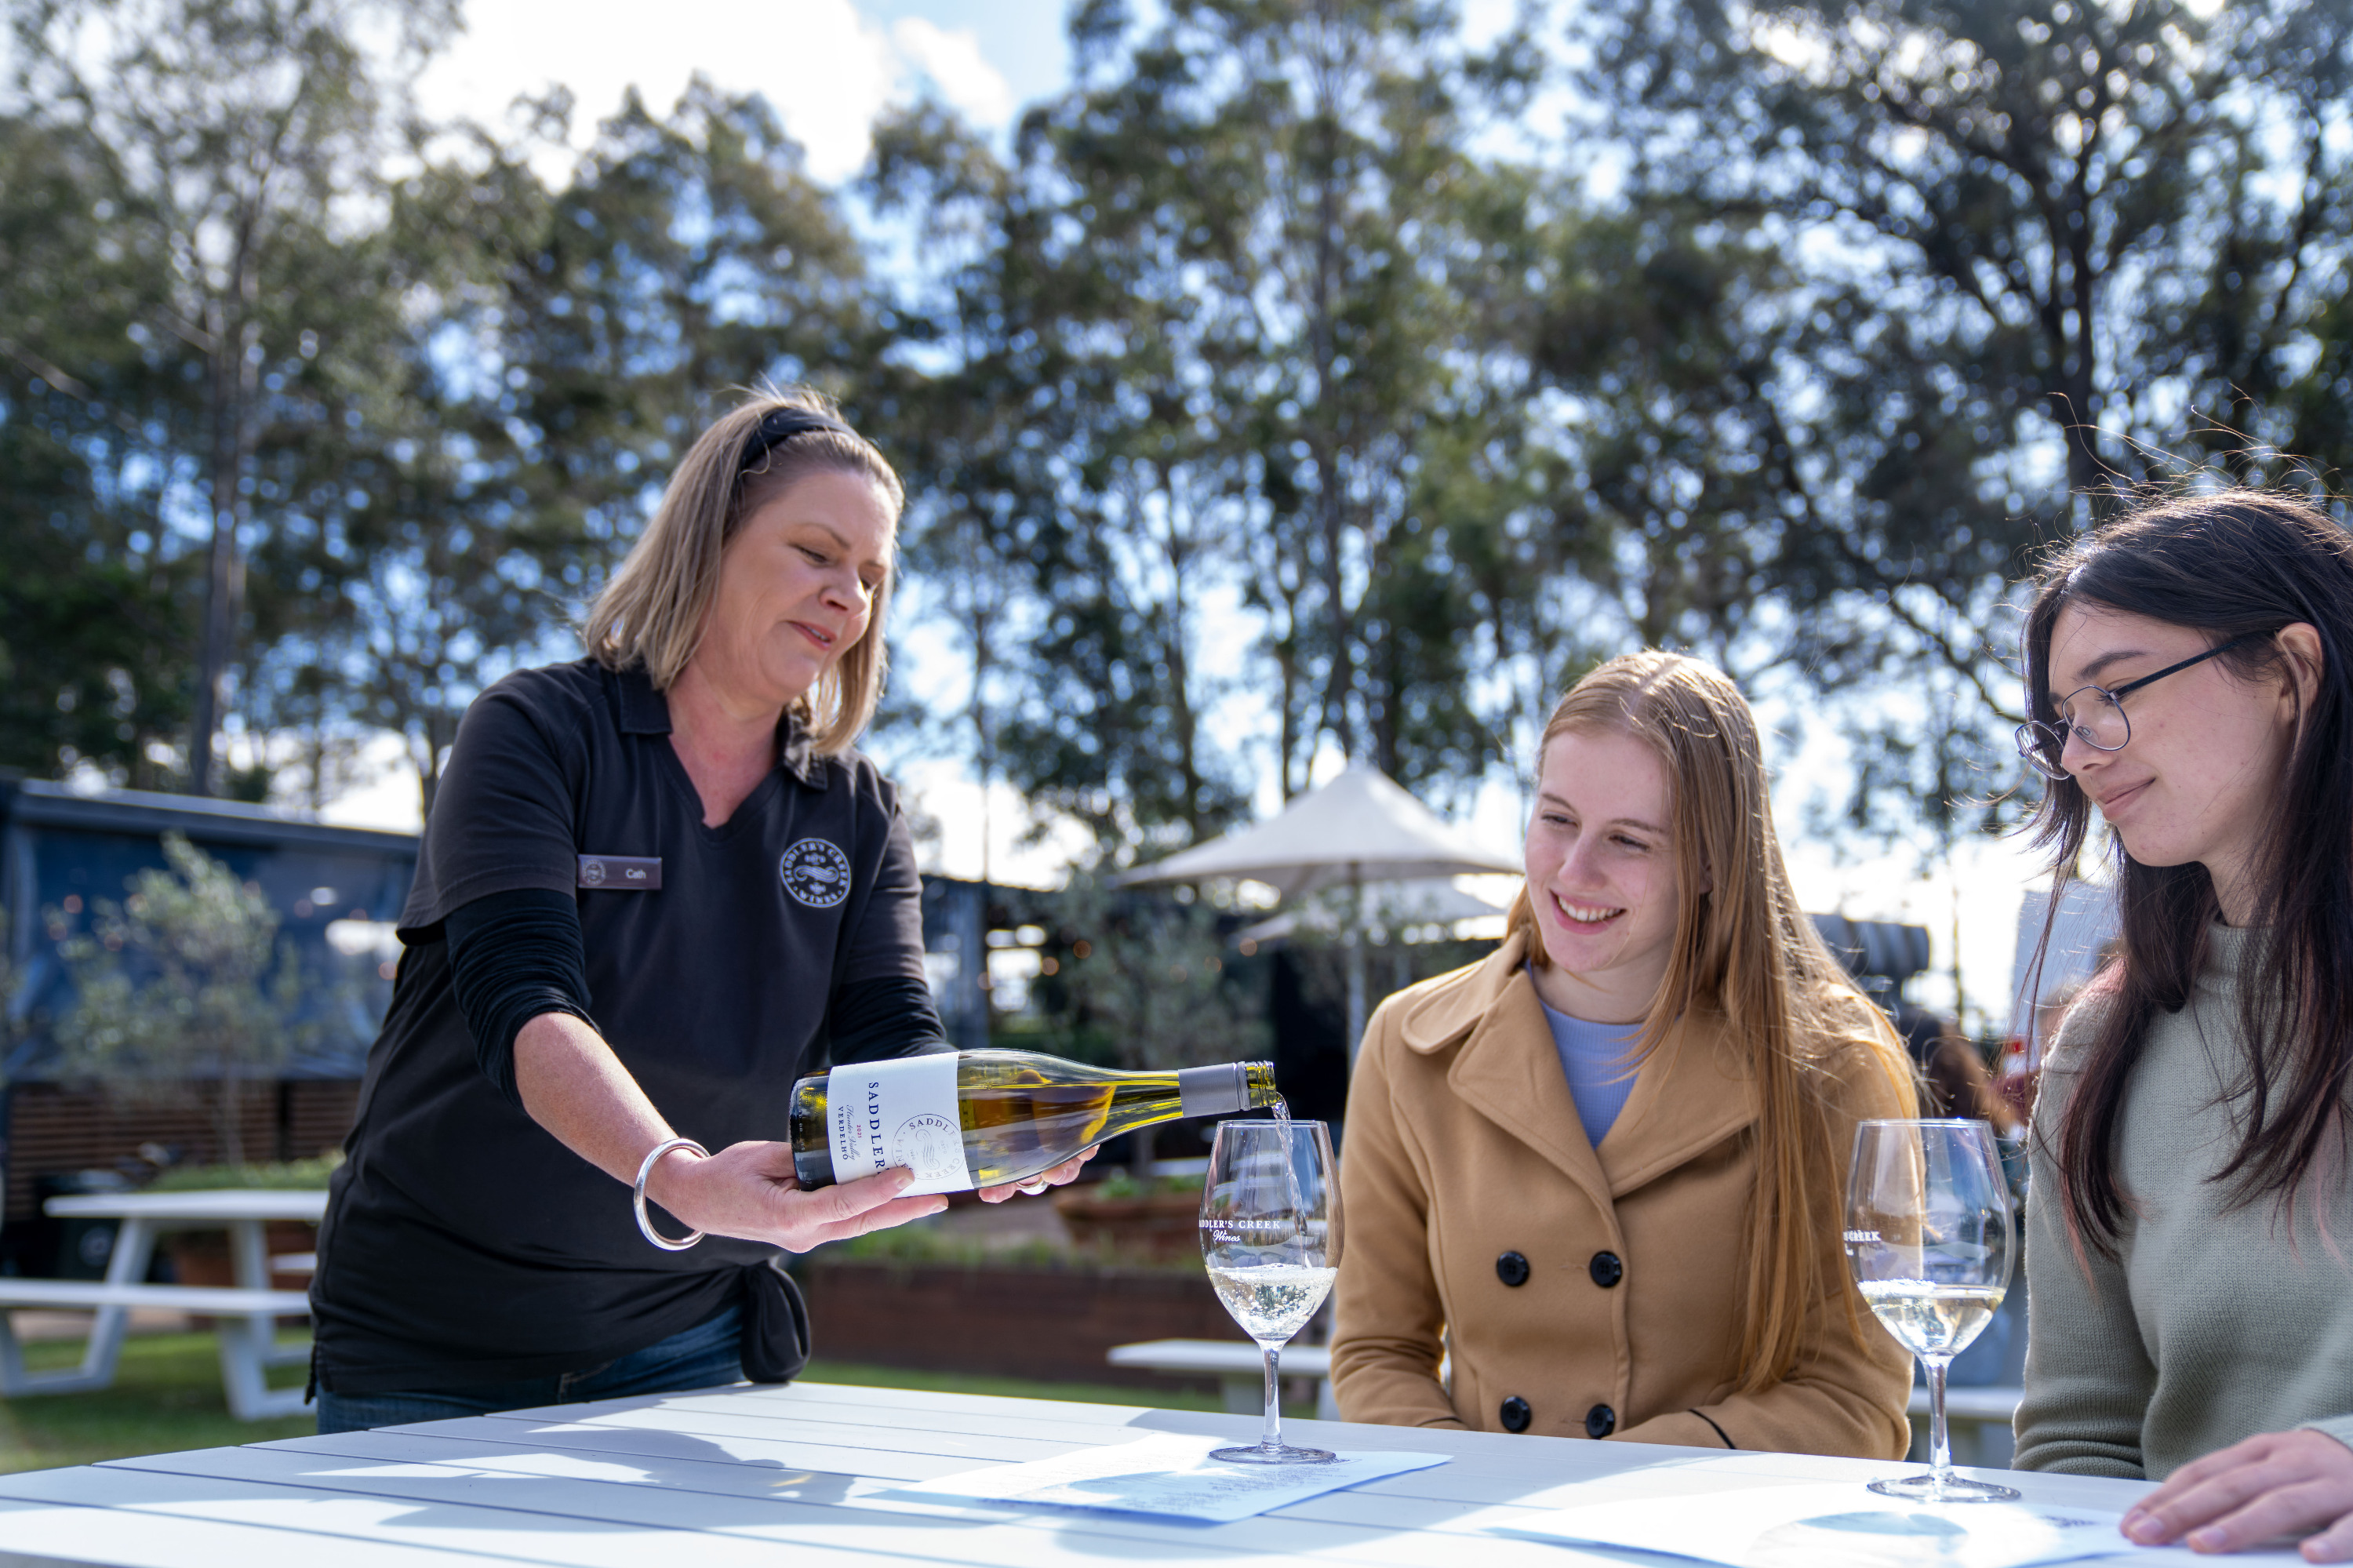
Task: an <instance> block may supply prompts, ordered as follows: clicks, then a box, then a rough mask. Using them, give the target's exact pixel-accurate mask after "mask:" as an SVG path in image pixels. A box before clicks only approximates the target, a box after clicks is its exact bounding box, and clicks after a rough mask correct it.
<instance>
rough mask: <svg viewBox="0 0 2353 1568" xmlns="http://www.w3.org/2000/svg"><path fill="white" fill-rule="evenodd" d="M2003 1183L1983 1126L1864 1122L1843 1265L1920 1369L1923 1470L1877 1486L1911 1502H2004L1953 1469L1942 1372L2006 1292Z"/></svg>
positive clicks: (2002, 1491) (1850, 1176)
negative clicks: (1924, 1405)
mask: <svg viewBox="0 0 2353 1568" xmlns="http://www.w3.org/2000/svg"><path fill="white" fill-rule="evenodd" d="M2010 1225H2011V1221H2010V1183H2009V1182H2008V1181H2004V1180H2003V1179H2002V1170H2001V1158H2000V1155H1999V1154H1998V1153H1996V1151H1995V1148H1994V1136H1993V1128H1990V1127H1989V1126H1987V1125H1986V1124H1985V1123H1984V1122H1981V1121H1866V1122H1862V1123H1861V1124H1860V1125H1858V1126H1857V1127H1856V1128H1855V1129H1854V1163H1853V1165H1852V1167H1851V1168H1850V1169H1849V1171H1848V1172H1847V1183H1846V1261H1847V1266H1848V1268H1850V1269H1851V1270H1852V1271H1853V1274H1854V1282H1855V1284H1856V1285H1857V1286H1858V1287H1861V1289H1862V1298H1863V1300H1864V1301H1865V1302H1867V1303H1869V1304H1870V1307H1871V1310H1872V1313H1873V1316H1875V1317H1877V1318H1878V1319H1879V1321H1880V1323H1881V1325H1882V1326H1883V1327H1884V1328H1885V1329H1886V1330H1887V1331H1888V1332H1889V1333H1891V1334H1893V1335H1894V1336H1895V1338H1896V1339H1897V1340H1900V1341H1901V1342H1902V1343H1903V1345H1904V1347H1905V1349H1906V1350H1908V1351H1911V1352H1912V1353H1913V1354H1914V1355H1915V1356H1917V1357H1919V1358H1920V1364H1921V1365H1922V1366H1923V1367H1925V1368H1926V1369H1927V1373H1928V1473H1927V1474H1926V1475H1919V1476H1904V1477H1891V1478H1887V1479H1885V1480H1879V1481H1873V1482H1872V1483H1871V1489H1872V1490H1873V1491H1875V1492H1882V1493H1884V1494H1885V1495H1887V1496H1889V1497H1894V1498H1905V1499H1910V1500H1912V1501H1915V1502H2005V1501H2008V1500H2010V1499H2013V1498H2016V1497H2017V1496H2018V1495H2019V1494H2018V1492H2017V1490H2016V1489H2013V1488H2010V1487H2002V1486H1996V1485H1994V1484H1993V1483H1991V1482H1989V1481H1978V1480H1972V1479H1970V1478H1968V1477H1967V1476H1962V1475H1957V1474H1956V1473H1955V1472H1954V1469H1953V1446H1952V1442H1951V1439H1950V1438H1949V1437H1948V1436H1947V1433H1946V1430H1945V1369H1946V1368H1947V1367H1948V1366H1950V1365H1951V1364H1952V1361H1953V1358H1954V1357H1955V1356H1957V1355H1958V1354H1960V1353H1961V1351H1964V1350H1966V1349H1968V1343H1969V1341H1970V1340H1974V1339H1976V1338H1977V1337H1978V1330H1982V1329H1983V1328H1984V1327H1985V1326H1986V1324H1987V1323H1988V1322H1989V1321H1990V1320H1991V1319H1992V1318H1993V1315H1994V1309H1995V1308H1998V1307H2000V1305H2001V1298H2002V1294H2003V1292H2004V1291H2006V1290H2007V1289H2008V1288H2009V1287H2010V1251H2011V1231H2010Z"/></svg>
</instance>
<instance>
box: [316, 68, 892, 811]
mask: <svg viewBox="0 0 2353 1568" xmlns="http://www.w3.org/2000/svg"><path fill="white" fill-rule="evenodd" d="M530 107H533V108H534V109H535V111H536V112H535V124H534V127H533V133H532V135H530V136H527V137H526V138H524V139H523V140H522V141H521V142H518V143H515V144H512V145H509V144H503V143H499V142H497V141H496V140H494V139H493V138H491V137H490V136H489V135H487V134H485V133H482V132H479V131H475V132H470V134H469V135H468V136H466V137H465V138H464V139H463V140H462V141H461V142H460V143H459V144H458V145H457V146H456V147H455V148H454V149H453V150H450V151H448V152H446V153H444V154H441V155H440V156H438V157H437V158H436V159H435V160H433V161H431V162H429V163H427V165H426V166H425V167H423V168H422V169H420V170H419V171H417V173H416V174H414V175H410V176H408V177H406V178H405V179H403V180H402V181H400V182H398V183H397V184H396V185H393V186H392V187H390V189H389V192H388V196H389V199H390V207H389V216H388V218H387V221H386V222H385V224H384V225H383V227H382V228H380V229H379V230H378V231H377V233H376V234H375V236H374V237H373V239H372V242H371V243H370V245H368V246H367V247H365V248H358V249H353V252H352V260H353V269H354V271H355V272H356V273H357V274H358V275H357V276H356V277H355V278H354V281H353V288H354V290H355V291H358V292H360V293H361V294H363V295H364V297H367V298H372V299H377V300H383V301H386V302H400V303H401V304H402V305H403V308H404V309H405V310H406V315H405V316H404V317H403V318H402V320H401V321H400V323H398V330H397V331H396V332H392V333H387V334H385V336H384V337H383V339H382V340H381V344H380V346H379V349H378V352H377V353H376V355H375V356H374V360H373V372H374V375H373V380H372V383H371V385H370V386H369V387H368V390H367V396H366V400H365V403H364V408H361V409H360V410H359V412H360V415H361V417H360V418H359V419H358V420H357V422H356V424H355V425H354V427H353V433H352V434H351V435H350V436H348V437H344V436H340V435H339V436H335V437H332V438H328V439H322V441H321V443H320V445H319V446H318V448H317V449H316V450H314V452H313V453H312V454H311V455H312V456H313V458H314V459H315V460H317V461H319V462H320V463H321V464H322V466H321V467H319V468H318V469H317V472H318V473H319V474H320V476H321V479H322V481H324V482H327V483H328V489H329V490H330V492H331V494H330V496H329V498H328V499H329V503H322V504H319V505H317V506H314V507H311V508H309V509H308V511H309V514H311V515H313V516H315V517H316V518H317V519H318V520H319V522H318V524H312V525H310V526H306V527H305V528H303V529H302V530H301V531H299V532H298V531H295V530H292V529H282V530H281V531H280V536H281V538H282V540H283V541H284V542H285V543H286V544H287V545H288V546H289V547H288V548H285V549H283V550H281V551H280V555H279V556H277V557H273V561H274V564H275V567H276V569H277V570H278V571H280V573H281V574H282V575H283V577H284V580H285V581H286V582H287V583H288V584H289V586H290V588H291V587H293V586H295V585H299V584H309V585H312V591H313V592H318V593H321V594H322V597H323V599H324V600H325V602H326V604H327V605H328V607H329V612H328V613H326V614H323V615H322V616H320V617H318V620H317V624H316V626H315V629H314V630H311V631H310V632H309V633H308V634H306V635H303V636H301V637H295V638H290V639H289V640H288V641H286V642H285V644H284V645H283V652H282V655H281V657H280V659H279V660H278V661H277V662H275V664H274V666H273V669H274V672H275V677H276V679H277V680H278V682H279V687H280V690H281V691H282V692H283V694H284V700H285V701H286V702H288V703H294V702H297V701H299V700H300V699H301V696H302V694H306V693H316V694H322V696H328V697H331V698H332V702H333V703H334V704H335V705H337V707H338V708H339V710H340V713H341V715H343V719H344V721H345V722H346V723H348V724H351V725H353V726H362V727H366V728H372V729H378V730H389V731H391V732H393V733H395V734H397V735H399V736H402V737H403V738H404V739H405V740H406V742H407V744H408V751H409V757H410V760H411V764H412V766H413V767H414V768H415V769H416V772H417V782H418V787H419V791H420V795H421V798H422V804H423V807H424V809H425V810H426V811H427V813H428V814H429V812H430V811H431V809H432V802H433V796H434V791H435V788H436V786H437V785H438V781H439V778H440V774H441V769H442V767H443V765H444V763H445V762H446V761H447V758H448V748H449V746H450V743H451V741H452V740H453V739H454V738H455V736H456V733H457V726H458V721H459V718H460V717H461V716H462V715H463V714H464V711H465V708H466V705H467V704H468V703H470V701H471V700H472V698H473V697H474V695H475V694H477V693H479V692H480V690H481V689H482V687H483V686H485V685H487V684H488V683H491V681H493V680H495V679H497V678H498V677H499V676H500V675H501V674H503V673H506V672H507V671H508V670H511V669H513V668H515V667H516V666H518V665H520V664H522V663H527V662H531V661H533V659H536V658H545V657H561V656H563V654H564V653H565V652H566V651H567V650H566V648H565V644H566V642H567V641H568V640H567V638H566V632H567V631H568V629H569V627H570V626H571V625H572V624H573V623H575V621H576V620H577V619H578V617H579V615H580V614H581V612H582V610H583V609H585V601H586V598H587V596H588V594H589V593H590V592H591V591H593V589H594V588H595V586H596V584H597V583H599V582H600V581H601V580H602V579H603V578H604V577H605V576H606V575H607V572H608V571H609V570H610V568H611V567H614V566H616V565H617V563H618V561H619V558H620V556H621V555H622V554H623V553H624V552H625V551H626V549H627V547H628V545H629V544H630V543H632V542H633V541H634V539H635V537H636V535H637V533H638V529H639V528H640V527H641V526H642V524H643V523H644V520H645V518H646V517H647V516H648V515H649V514H650V513H651V511H652V508H653V506H654V504H655V503H656V502H657V501H658V500H659V495H660V491H661V485H662V482H663V479H664V477H665V476H666V474H667V473H668V471H669V469H670V466H671V464H672V463H673V462H674V461H676V460H677V458H678V457H679V456H680V455H681V454H682V453H683V452H684V451H685V450H686V449H687V447H688V446H689V445H690V444H691V442H692V440H694V438H695V437H696V436H697V435H699V434H700V433H701V429H702V426H703V425H704V424H705V423H706V422H707V421H708V420H709V419H710V418H712V416H713V415H714V414H715V413H716V412H717V410H718V408H720V407H722V406H723V405H724V403H725V402H726V401H727V400H729V397H730V394H731V388H740V387H744V386H745V385H747V384H749V383H752V382H754V381H757V380H760V379H763V378H768V379H774V380H776V381H780V382H795V381H804V380H814V381H818V382H830V383H832V384H833V385H835V386H836V387H839V386H840V385H841V384H842V383H843V381H844V380H845V379H846V377H847V376H848V374H849V369H850V367H852V366H854V364H855V359H856V351H855V349H854V348H853V346H852V345H853V344H855V343H856V342H857V337H858V334H859V333H860V331H861V330H862V328H863V324H864V320H865V316H864V312H865V293H864V287H863V283H862V281H861V268H862V266H863V255H862V252H861V251H860V249H859V248H858V246H857V245H856V243H855V242H854V240H853V239H852V238H851V236H850V235H849V230H848V228H847V227H846V225H845V224H844V222H843V221H842V219H841V217H840V214H839V209H838V207H837V205H836V203H835V202H834V199H833V198H832V197H831V196H829V195H828V194H827V193H826V192H824V191H823V190H821V189H819V188H818V186H817V185H815V184H814V183H813V182H811V181H810V180H809V179H808V178H807V175H806V174H805V172H804V170H803V168H802V156H801V152H800V149H799V148H798V146H797V144H795V143H793V142H791V141H790V140H789V139H788V138H787V137H786V136H785V134H784V132H783V131H782V129H781V128H780V127H779V126H778V124H777V123H776V118H775V116H774V114H773V113H772V112H771V111H769V109H768V108H767V107H766V106H765V104H764V103H762V102H761V101H759V100H757V99H754V98H729V97H726V96H724V95H723V94H720V93H718V92H716V91H715V90H712V88H711V87H710V86H709V85H708V84H707V83H704V82H702V81H699V80H698V81H697V82H696V83H694V84H693V85H692V86H691V88H690V89H689V90H688V92H687V94H686V96H685V97H684V98H683V99H682V100H681V102H680V103H679V105H678V106H677V108H676V110H675V111H673V113H672V114H671V115H670V117H669V118H668V119H667V120H657V119H655V118H654V117H653V116H651V115H650V114H649V113H648V112H647V111H646V110H645V108H644V106H643V105H642V104H641V103H639V102H638V101H637V100H636V98H635V97H634V96H632V97H631V98H629V99H628V101H626V102H625V103H624V104H623V105H622V106H621V110H620V112H619V113H618V114H617V115H616V116H614V117H613V118H612V119H610V120H608V121H607V122H605V123H604V125H603V126H602V127H601V129H600V132H599V136H598V140H597V142H596V145H595V146H594V147H593V148H592V149H591V151H590V152H589V154H587V155H586V158H585V159H584V160H583V161H582V163H581V165H580V167H579V169H578V171H577V173H576V175H575V178H574V180H573V181H572V183H571V184H570V185H568V186H566V187H565V188H563V189H562V190H550V189H548V188H547V187H546V186H544V185H543V184H542V183H541V182H540V181H539V179H538V178H537V177H536V176H535V175H533V172H532V167H531V163H530V154H531V152H532V151H533V145H532V143H533V139H534V138H535V137H538V136H553V137H558V138H560V134H561V129H562V125H563V122H564V120H565V116H567V115H568V113H569V112H570V106H569V101H568V100H566V99H564V98H562V97H560V96H559V97H558V98H555V99H553V100H550V101H545V102H542V103H539V104H537V105H535V106H530ZM331 459H332V461H329V460H331ZM330 523H331V524H332V525H325V524H330Z"/></svg>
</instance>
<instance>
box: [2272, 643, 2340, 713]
mask: <svg viewBox="0 0 2353 1568" xmlns="http://www.w3.org/2000/svg"><path fill="white" fill-rule="evenodd" d="M2274 641H2276V642H2277V643H2278V644H2279V651H2280V652H2281V654H2282V655H2283V656H2284V658H2283V662H2284V663H2285V665H2286V666H2287V679H2286V681H2285V683H2284V684H2285V686H2286V691H2284V692H2283V693H2282V695H2284V696H2293V697H2294V699H2295V711H2296V713H2297V714H2298V715H2303V714H2306V713H2309V712H2311V711H2312V702H2313V699H2314V698H2315V697H2316V696H2317V695H2318V694H2319V693H2320V677H2321V673H2322V672H2323V671H2324V670H2325V669H2326V668H2327V656H2326V655H2325V654H2324V653H2323V652H2322V650H2321V646H2320V631H2319V630H2318V629H2317V628H2316V627H2315V626H2313V625H2312V624H2311V623H2310V622H2309V621H2303V620H2299V621H2296V622H2295V623H2294V624H2292V625H2288V626H2283V627H2281V628H2280V630H2279V631H2278V633H2277V634H2276V636H2275V637H2274Z"/></svg>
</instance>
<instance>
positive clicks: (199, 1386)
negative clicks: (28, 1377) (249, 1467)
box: [0, 1334, 318, 1471]
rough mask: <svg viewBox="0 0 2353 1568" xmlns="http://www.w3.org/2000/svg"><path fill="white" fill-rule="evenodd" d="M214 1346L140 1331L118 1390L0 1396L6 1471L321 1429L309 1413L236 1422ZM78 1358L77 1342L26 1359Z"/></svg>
mask: <svg viewBox="0 0 2353 1568" xmlns="http://www.w3.org/2000/svg"><path fill="white" fill-rule="evenodd" d="M289 1342H293V1343H299V1342H300V1340H292V1341H289ZM214 1346H215V1340H214V1339H213V1337H212V1336H211V1335H210V1334H157V1335H153V1336H152V1337H151V1336H143V1335H142V1336H140V1337H137V1338H133V1339H131V1340H126V1341H124V1343H123V1347H122V1359H121V1361H119V1362H117V1363H116V1366H115V1374H114V1386H113V1387H111V1388H107V1389H100V1390H99V1391H97V1392H96V1393H45V1394H36V1395H34V1396H32V1397H31V1398H28V1399H0V1471H7V1470H46V1469H49V1468H51V1467H55V1466H58V1465H87V1464H90V1463H92V1462H94V1461H96V1460H99V1459H119V1458H121V1457H124V1456H125V1455H130V1454H161V1453H165V1452H168V1451H169V1450H171V1449H174V1448H216V1447H220V1446H224V1445H227V1444H231V1443H263V1442H267V1441H269V1439H270V1438H273V1437H301V1436H308V1435H310V1434H311V1433H312V1432H315V1431H317V1430H318V1424H317V1423H316V1422H314V1421H313V1420H312V1419H311V1417H310V1416H308V1415H289V1416H283V1417H280V1419H278V1420H275V1421H239V1420H237V1419H236V1418H235V1417H234V1416H232V1415H230V1414H229V1413H228V1404H227V1399H226V1398H225V1397H224V1396H223V1394H222V1393H221V1374H220V1355H219V1352H218V1351H216V1349H215V1348H214ZM80 1360H81V1342H80V1341H79V1340H64V1341H60V1340H43V1341H39V1342H37V1343H34V1344H30V1345H27V1346H26V1347H25V1363H26V1366H28V1367H30V1368H32V1369H33V1370H35V1371H37V1372H40V1371H47V1370H50V1369H52V1368H58V1367H69V1366H72V1365H73V1364H74V1363H75V1362H77V1361H80ZM299 1372H301V1368H299V1367H285V1368H280V1369H278V1370H277V1371H276V1372H274V1373H273V1375H272V1381H273V1383H284V1382H287V1381H290V1380H291V1379H292V1378H293V1377H294V1376H295V1375H297V1374H298V1373H299Z"/></svg>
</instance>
